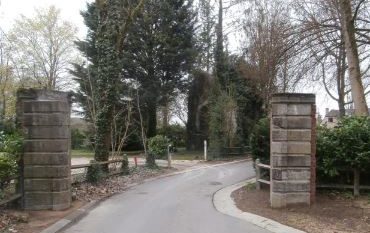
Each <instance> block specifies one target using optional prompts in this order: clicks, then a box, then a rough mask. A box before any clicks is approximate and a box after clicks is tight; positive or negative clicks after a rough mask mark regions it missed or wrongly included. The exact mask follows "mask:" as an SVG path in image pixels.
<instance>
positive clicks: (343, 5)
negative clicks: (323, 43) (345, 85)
mask: <svg viewBox="0 0 370 233" xmlns="http://www.w3.org/2000/svg"><path fill="white" fill-rule="evenodd" d="M339 8H340V14H341V24H342V28H343V29H342V30H343V35H344V44H345V48H346V55H347V61H348V68H349V79H350V83H351V89H352V99H353V103H354V105H355V115H356V116H368V115H369V111H368V107H367V103H366V98H365V94H364V87H363V84H362V79H361V70H360V60H359V56H358V49H357V43H356V37H355V25H354V20H353V16H352V9H351V1H350V0H340V1H339Z"/></svg>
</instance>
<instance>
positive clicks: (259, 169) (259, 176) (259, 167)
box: [255, 159, 271, 190]
mask: <svg viewBox="0 0 370 233" xmlns="http://www.w3.org/2000/svg"><path fill="white" fill-rule="evenodd" d="M255 164H256V189H257V190H260V189H261V183H264V184H268V185H270V184H271V182H270V181H269V180H264V179H262V174H261V173H262V169H265V170H268V171H269V172H270V169H271V166H270V165H266V164H263V163H261V162H260V160H259V159H256V163H255Z"/></svg>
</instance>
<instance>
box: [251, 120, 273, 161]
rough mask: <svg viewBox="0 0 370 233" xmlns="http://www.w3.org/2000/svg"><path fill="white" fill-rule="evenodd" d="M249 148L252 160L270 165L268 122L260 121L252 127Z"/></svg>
mask: <svg viewBox="0 0 370 233" xmlns="http://www.w3.org/2000/svg"><path fill="white" fill-rule="evenodd" d="M250 147H251V153H252V157H253V160H256V159H260V161H261V162H262V163H265V164H270V120H269V119H268V118H262V119H260V120H259V121H258V122H257V124H256V125H255V126H254V128H253V131H252V134H251V136H250Z"/></svg>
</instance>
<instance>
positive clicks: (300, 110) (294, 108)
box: [272, 103, 312, 116]
mask: <svg viewBox="0 0 370 233" xmlns="http://www.w3.org/2000/svg"><path fill="white" fill-rule="evenodd" d="M311 111H312V109H311V104H289V103H284V104H274V105H272V115H273V116H309V115H311Z"/></svg>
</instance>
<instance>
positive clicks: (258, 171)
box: [255, 159, 370, 191]
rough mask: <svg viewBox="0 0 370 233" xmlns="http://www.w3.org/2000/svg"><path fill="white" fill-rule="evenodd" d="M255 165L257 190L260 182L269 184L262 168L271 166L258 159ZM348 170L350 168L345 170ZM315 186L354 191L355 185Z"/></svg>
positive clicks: (369, 188) (362, 186)
mask: <svg viewBox="0 0 370 233" xmlns="http://www.w3.org/2000/svg"><path fill="white" fill-rule="evenodd" d="M255 166H256V189H257V190H259V189H261V183H264V184H268V185H270V184H271V183H270V181H269V180H265V179H263V178H262V170H263V169H265V170H268V171H270V170H271V166H270V165H267V164H263V163H261V162H260V160H259V159H256V162H255ZM346 171H350V170H346ZM316 188H336V189H353V190H354V191H355V189H356V187H355V185H354V184H353V185H348V184H317V185H316ZM359 188H360V190H370V186H367V185H360V187H359Z"/></svg>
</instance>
